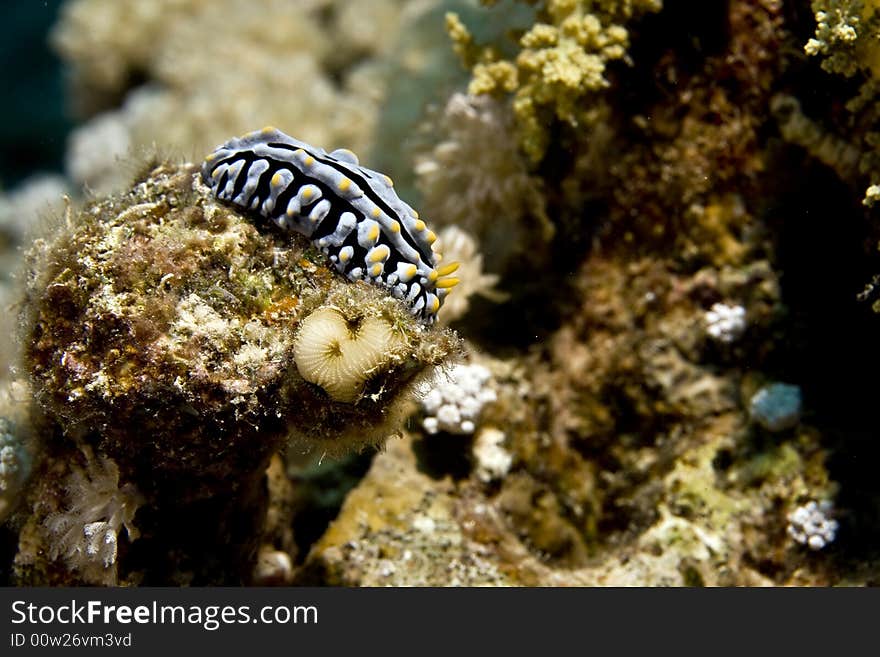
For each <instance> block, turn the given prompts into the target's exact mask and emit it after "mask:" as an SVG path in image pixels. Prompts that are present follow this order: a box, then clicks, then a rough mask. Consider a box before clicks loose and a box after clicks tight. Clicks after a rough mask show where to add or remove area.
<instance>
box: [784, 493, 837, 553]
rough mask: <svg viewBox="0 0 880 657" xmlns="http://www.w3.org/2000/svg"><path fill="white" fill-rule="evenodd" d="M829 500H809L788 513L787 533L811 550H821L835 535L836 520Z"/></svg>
mask: <svg viewBox="0 0 880 657" xmlns="http://www.w3.org/2000/svg"><path fill="white" fill-rule="evenodd" d="M833 512H834V506H833V504H832V503H831V502H830V501H829V500H823V501H821V502H816V501H814V500H811V501H809V502H807V503H806V504H804V505H802V506H799V507H797V508H796V509H795V510H794V511H792V512H791V513H789V514H788V528H787V531H788V535H789V536H791V538H793V539H794V540H795V541H796V542H798V543H800V544H801V545H806V546H807V547H809V548H810V549H811V550H821V549H822V548H824V547H825V546H826V545H828V544H829V543H832V542H833V541H834V539H835V538H836V536H837V521H836V520H834V519H833V518H832V517H831V516H832V514H833Z"/></svg>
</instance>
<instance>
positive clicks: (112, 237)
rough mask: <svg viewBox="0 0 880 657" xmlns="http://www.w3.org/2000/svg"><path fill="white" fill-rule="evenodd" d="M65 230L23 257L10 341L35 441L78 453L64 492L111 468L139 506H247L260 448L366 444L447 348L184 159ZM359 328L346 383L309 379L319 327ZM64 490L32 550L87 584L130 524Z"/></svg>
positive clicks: (382, 434) (389, 427) (116, 507)
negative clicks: (17, 342)
mask: <svg viewBox="0 0 880 657" xmlns="http://www.w3.org/2000/svg"><path fill="white" fill-rule="evenodd" d="M66 224H67V225H66V228H65V229H64V230H62V231H60V232H59V233H58V234H57V235H55V236H54V237H53V238H52V239H46V240H39V241H38V242H37V243H36V245H35V247H34V248H33V249H32V251H31V253H30V259H31V266H30V274H29V280H28V290H27V299H26V306H25V311H24V325H25V332H24V340H23V343H24V345H25V354H24V360H25V366H26V367H27V369H28V372H29V374H30V376H31V378H32V381H33V388H34V397H35V399H36V401H37V403H38V405H39V412H40V413H41V415H42V416H43V417H44V419H42V420H39V422H40V423H42V424H46V425H47V428H46V431H47V432H49V434H50V435H51V436H52V438H51V439H50V440H49V439H47V438H45V437H44V442H45V443H46V449H48V450H50V452H51V453H52V458H53V459H55V458H59V457H61V455H62V454H65V453H68V452H70V450H73V449H77V448H78V446H85V448H88V449H89V450H94V454H95V455H94V456H93V457H92V456H90V454H91V451H89V452H88V454H87V455H86V463H87V465H86V468H85V470H84V472H86V473H89V474H86V475H77V474H76V472H75V471H74V473H73V474H71V475H70V477H73V480H72V483H71V484H65V485H64V486H63V487H64V488H65V490H72V489H73V488H76V489H79V488H84V487H88V486H87V485H86V484H85V483H83V482H84V481H86V480H89V481H93V484H92V485H91V488H92V489H93V492H94V493H95V494H96V495H98V494H100V495H101V496H102V497H107V495H104V492H105V491H112V490H115V489H116V488H115V487H116V482H117V480H119V479H121V480H122V481H124V482H126V484H125V486H128V485H129V484H132V485H134V486H136V488H137V491H138V493H139V494H140V495H142V496H143V498H144V499H145V500H147V501H149V503H150V505H151V506H152V507H154V508H166V507H167V506H168V505H173V506H174V507H175V508H179V509H182V510H180V511H179V513H175V514H170V515H169V518H173V517H179V516H185V515H186V513H187V510H188V509H190V508H196V507H199V505H200V504H202V503H203V502H206V501H208V500H210V501H215V500H217V501H219V500H220V499H221V498H223V497H226V496H232V497H231V498H229V499H227V501H226V503H227V504H231V503H232V499H233V498H234V499H235V501H236V502H237V503H240V504H246V505H245V506H244V507H243V509H242V512H244V513H247V514H252V513H253V509H254V508H259V504H256V506H254V505H255V502H254V499H259V498H260V497H261V496H263V495H264V493H263V492H261V491H263V488H262V481H263V472H264V470H265V468H266V465H267V463H268V460H269V457H270V456H271V454H272V453H273V452H274V451H276V450H278V449H280V448H283V446H284V445H285V444H286V442H287V441H288V440H289V439H290V436H291V435H295V436H296V438H297V440H298V446H297V448H298V449H301V450H314V451H317V452H318V453H323V452H331V453H335V454H339V453H343V452H345V451H347V450H349V449H357V448H359V447H363V446H365V445H371V444H379V443H381V442H382V441H384V440H385V439H386V438H387V437H388V436H389V435H391V434H393V433H394V432H395V431H396V430H397V426H396V422H398V421H399V419H400V417H401V414H402V413H403V412H405V411H406V409H408V408H409V407H410V406H409V405H410V403H411V402H410V399H411V395H412V391H413V389H414V388H413V384H414V383H415V382H416V381H417V380H418V378H419V375H420V374H422V373H423V372H426V371H428V370H429V369H430V367H431V366H432V365H434V364H437V363H439V362H440V361H442V360H443V359H444V358H445V357H446V356H447V355H448V354H449V353H450V352H451V351H452V350H453V349H455V347H456V342H455V339H454V338H453V337H452V335H451V334H449V333H448V332H446V331H444V330H441V329H436V330H426V329H425V327H424V326H422V325H421V323H420V322H418V321H417V320H416V319H415V318H414V317H413V316H412V314H410V313H409V311H408V309H407V308H405V307H404V306H403V304H401V303H400V302H399V301H398V300H396V299H394V298H392V297H390V296H389V295H387V294H385V293H383V292H382V291H380V290H377V289H374V288H372V287H370V286H367V285H365V284H363V283H351V282H348V281H345V280H344V279H343V278H341V277H339V276H337V275H336V274H334V273H332V272H331V271H329V270H328V269H327V268H326V266H325V263H324V260H323V258H322V257H321V255H320V254H319V253H316V252H315V251H314V250H313V249H311V248H309V247H308V246H307V241H306V240H300V239H295V238H293V237H292V236H290V235H285V234H283V233H281V232H278V231H260V230H258V229H257V228H256V227H255V225H254V224H253V222H252V221H251V220H250V218H249V217H248V216H246V215H241V214H239V213H237V212H236V211H235V210H234V209H231V208H228V207H226V206H224V205H221V204H220V203H218V202H217V201H216V200H215V199H213V197H212V195H211V194H210V192H209V190H208V188H207V187H205V186H204V185H203V184H202V183H201V182H200V180H199V175H198V172H197V170H196V168H195V167H194V166H192V165H170V164H164V165H159V166H158V167H156V168H154V169H152V170H151V171H150V172H148V173H147V174H145V176H144V178H143V179H142V180H141V181H140V182H138V183H137V184H136V185H135V186H134V187H133V188H132V189H131V190H130V191H129V192H127V193H126V194H124V195H121V196H116V197H110V198H107V199H101V200H97V201H95V202H93V203H91V204H89V205H87V206H85V207H84V208H82V209H81V210H80V211H78V212H76V213H74V212H73V211H72V210H69V211H68V217H67V222H66ZM331 316H332V319H330V320H328V317H331ZM328 321H329V322H330V323H331V324H332V326H331V328H330V329H327V324H328ZM358 321H360V322H361V329H362V330H360V331H358V330H355V334H356V336H357V338H356V339H355V341H356V340H357V339H358V338H360V339H361V340H362V341H363V342H364V343H367V345H366V346H359V349H354V348H353V347H354V343H352V345H351V346H352V349H350V350H349V349H348V348H346V347H344V348H343V360H345V362H343V363H342V364H341V366H340V368H337V370H335V371H336V372H337V373H339V374H340V375H344V376H347V377H350V378H351V380H353V381H356V384H351V385H348V387H347V388H346V387H345V384H341V383H339V382H336V384H335V385H333V384H331V383H328V382H327V380H326V379H320V378H316V377H315V376H310V372H311V370H310V369H309V367H310V366H311V365H314V362H313V361H314V358H315V355H316V353H317V352H316V351H315V349H316V347H315V345H314V343H315V341H316V340H318V341H320V340H322V339H325V337H326V336H325V335H322V332H323V333H326V332H327V331H328V330H331V329H332V330H342V331H348V330H349V328H348V327H349V326H351V325H352V323H353V322H358ZM334 322H335V323H334ZM340 327H341V328H340ZM377 335H381V336H382V337H383V340H385V341H384V342H381V341H380V342H379V343H377V342H376V341H375V340H376V339H377ZM391 336H393V338H392V337H391ZM331 337H332V336H331ZM386 338H387V339H386ZM334 339H335V338H334ZM389 340H393V342H394V344H396V345H397V347H396V348H397V351H396V352H390V353H389V352H387V350H388V349H389V348H390V345H391V342H389ZM370 348H372V349H373V353H374V356H370V354H369V353H368V352H369V351H370ZM346 359H347V360H346ZM325 373H326V370H325ZM300 375H302V376H300ZM312 382H315V383H318V384H319V386H324V387H323V388H322V387H319V386H316V385H313V383H312ZM352 385H354V387H352ZM340 386H341V387H340ZM364 387H366V388H367V389H368V394H365V396H364V398H363V399H359V393H360V391H361V390H362V389H363V388H364ZM343 389H344V394H343V392H340V391H341V390H343ZM354 402H359V403H354ZM331 417H332V420H331V419H330V418H331ZM52 427H57V429H53V428H52ZM133 427H136V429H133ZM111 480H112V481H111ZM100 481H104V482H106V485H104V484H103V483H96V482H100ZM81 484H82V485H81ZM111 484H112V485H111ZM119 490H120V491H123V493H124V491H125V490H126V489H125V487H122V488H120V489H119ZM44 493H45V491H44ZM113 495H114V494H112V493H109V497H110V498H113ZM55 496H56V497H57V494H56V495H55ZM77 496H78V497H79V498H81V501H79V502H76V503H75V504H74V505H73V507H72V508H71V509H70V510H69V511H62V513H63V515H62V516H56V515H55V513H56V512H55V511H52V512H50V514H49V515H47V518H48V520H47V521H46V523H44V524H46V525H47V526H48V527H49V528H50V529H51V530H52V531H51V532H50V534H52V535H61V536H62V538H61V539H52V538H51V537H50V538H46V539H45V540H47V541H52V545H53V547H52V548H51V549H48V550H47V552H48V554H49V557H50V558H53V559H54V558H56V557H61V558H64V559H65V560H66V561H67V562H68V563H69V564H70V566H71V569H72V570H74V571H79V572H80V573H81V576H82V577H83V578H85V579H87V580H89V581H92V580H95V579H97V578H96V577H94V576H92V569H90V568H89V567H85V566H83V565H82V563H81V561H78V559H79V557H81V556H83V555H86V556H88V557H90V558H93V560H95V561H96V562H97V563H99V564H103V566H105V567H109V566H110V565H112V564H113V563H115V551H114V550H115V545H116V540H115V538H116V536H117V535H118V532H119V528H120V527H119V526H120V523H122V525H124V526H125V527H126V528H127V529H128V536H129V538H134V535H133V529H132V526H131V522H130V521H131V517H130V515H128V512H127V511H125V512H123V510H125V509H128V508H129V506H127V505H126V503H123V502H119V503H116V502H113V501H106V502H102V501H90V500H89V498H88V497H84V496H83V495H82V494H78V495H77ZM40 503H41V502H39V501H35V504H37V505H39V504H40ZM82 505H85V506H82ZM224 513H226V514H230V513H232V509H231V508H227V509H226V510H225V511H224ZM56 517H60V518H64V520H63V522H62V521H61V520H56V519H55V518H56ZM68 518H72V519H68ZM169 518H166V519H164V520H162V521H161V522H160V523H159V526H158V527H152V533H153V534H154V540H155V535H156V534H159V535H161V534H162V533H163V531H167V530H166V529H165V528H163V526H162V524H163V523H165V524H167V523H169V522H174V520H173V519H169ZM251 522H257V518H254V519H252V520H251ZM96 523H105V524H103V525H98V524H96ZM84 528H85V529H84ZM144 533H146V532H144ZM74 538H76V540H74ZM110 538H113V539H114V540H110ZM254 538H256V535H255V536H254V537H252V538H251V539H249V540H254ZM82 540H85V541H86V542H85V543H82ZM239 540H244V539H243V538H239ZM77 541H79V542H77ZM102 542H103V543H102Z"/></svg>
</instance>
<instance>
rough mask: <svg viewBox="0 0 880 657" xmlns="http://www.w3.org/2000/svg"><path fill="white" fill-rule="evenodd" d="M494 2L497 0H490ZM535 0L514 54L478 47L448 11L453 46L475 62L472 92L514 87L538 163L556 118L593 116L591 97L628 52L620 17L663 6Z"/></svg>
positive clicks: (526, 146) (522, 132)
mask: <svg viewBox="0 0 880 657" xmlns="http://www.w3.org/2000/svg"><path fill="white" fill-rule="evenodd" d="M484 4H487V5H492V4H494V2H485V0H484ZM531 4H536V5H537V12H536V22H535V24H534V25H533V26H532V27H531V29H529V30H528V31H527V32H526V33H525V34H523V35H522V37H521V38H520V39H519V43H518V45H519V48H520V51H519V53H518V54H517V56H516V57H515V58H514V59H513V60H508V59H503V58H501V57H500V56H499V55H498V53H497V52H496V51H495V50H494V49H492V48H483V49H481V48H479V47H478V46H477V45H476V44H475V43H474V39H473V37H472V35H471V33H470V32H469V31H468V29H467V27H466V26H465V25H464V24H463V23H462V22H461V20H460V19H459V17H458V16H457V15H456V14H452V13H450V14H447V17H446V28H447V32H448V33H449V36H450V38H451V39H452V41H453V48H454V49H455V52H456V53H457V54H458V55H459V57H460V58H461V60H462V62H463V63H464V65H465V66H467V67H468V68H470V69H471V71H472V75H473V77H472V79H471V83H470V86H469V88H468V91H469V92H470V93H471V94H472V95H479V94H494V95H501V94H507V93H512V94H513V95H514V96H513V110H514V113H515V115H516V120H517V128H518V131H519V139H520V145H521V147H522V149H523V151H524V152H525V153H526V154H527V155H528V156H529V158H530V159H531V161H532V162H538V161H540V160H541V158H542V157H543V156H544V153H545V152H546V150H547V145H548V143H549V139H550V129H551V128H552V125H553V123H554V121H561V122H564V123H566V124H568V125H570V126H572V127H578V126H582V125H584V124H589V123H591V122H592V121H593V118H594V114H595V112H594V110H593V108H592V107H591V105H590V104H589V103H587V102H585V99H586V98H587V96H588V95H589V94H590V93H593V92H596V91H599V90H601V89H603V88H605V87H607V86H608V81H607V80H606V78H605V67H606V64H607V62H609V61H612V60H615V59H622V58H624V57H625V56H626V49H627V46H628V45H629V35H628V33H627V30H626V28H625V27H623V26H622V25H620V24H619V23H618V22H617V21H620V20H625V19H628V18H630V17H631V16H632V15H633V14H634V13H637V12H641V11H646V10H654V11H655V10H657V9H659V8H660V2H659V0H625V1H622V2H620V1H615V0H607V1H605V2H601V1H599V2H597V1H592V0H546V1H545V2H537V3H534V2H533V3H531Z"/></svg>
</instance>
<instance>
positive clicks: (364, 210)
mask: <svg viewBox="0 0 880 657" xmlns="http://www.w3.org/2000/svg"><path fill="white" fill-rule="evenodd" d="M202 178H203V179H204V181H205V183H206V184H207V185H208V186H209V187H211V190H212V191H213V193H214V195H215V196H216V197H217V198H218V199H221V200H223V201H227V202H230V203H233V204H234V205H237V206H240V207H242V208H244V209H246V210H251V211H254V212H257V213H259V215H260V216H262V217H264V218H265V219H269V220H271V221H273V222H275V223H276V224H277V225H278V226H280V227H281V228H283V229H286V230H294V231H296V232H298V233H301V234H303V235H305V236H306V237H308V238H309V239H311V241H312V243H313V244H314V245H315V246H317V247H318V248H319V249H321V251H322V252H323V253H325V254H326V255H327V256H328V257H329V258H330V261H331V262H332V263H333V264H334V266H335V267H336V269H337V271H339V272H340V273H342V274H344V275H345V276H347V277H348V278H349V279H350V280H352V281H358V280H364V281H367V282H369V283H373V284H374V285H381V286H384V287H386V288H388V289H389V290H390V292H391V294H392V295H393V296H395V297H396V298H398V299H401V300H402V301H403V302H404V303H406V304H408V305H409V306H410V308H411V311H412V313H413V314H414V315H416V316H418V317H421V318H422V319H423V320H424V321H426V322H427V323H433V322H434V320H435V319H436V317H437V311H438V310H439V309H440V306H441V305H442V304H443V298H444V297H445V296H446V295H447V294H448V293H449V291H450V289H451V288H452V287H454V286H455V285H456V284H457V283H458V279H456V278H448V276H449V274H452V273H453V272H454V271H455V270H456V269H457V268H458V264H457V263H453V264H449V265H446V266H444V267H438V266H437V265H438V264H439V262H440V260H441V258H442V256H441V255H440V253H438V252H437V251H435V250H434V249H433V244H434V241H435V240H436V239H437V236H436V235H435V234H434V233H433V232H432V231H431V230H429V229H428V227H427V226H426V225H425V222H424V221H422V220H421V219H419V214H418V213H417V212H416V211H415V210H413V209H412V208H411V207H410V206H409V205H407V204H406V203H404V202H403V201H402V200H400V198H399V197H398V196H397V194H396V193H395V192H394V189H393V184H394V183H392V181H391V178H389V177H388V176H386V175H385V174H382V173H379V172H378V171H373V170H371V169H367V168H364V167H362V166H360V164H359V163H358V159H357V156H355V154H354V153H352V152H351V151H350V150H347V149H339V150H335V151H333V152H331V153H327V152H326V151H324V149H322V148H315V147H314V146H309V145H308V144H306V143H303V142H301V141H299V140H297V139H294V138H293V137H289V136H287V135H286V134H284V133H283V132H281V131H280V130H276V129H275V128H271V127H267V128H263V129H262V130H258V131H256V132H251V133H248V134H246V135H244V136H242V137H238V138H234V139H230V140H229V141H227V142H226V143H225V144H221V145H220V146H218V147H217V148H216V149H215V150H214V152H213V153H211V154H210V155H208V157H206V158H205V162H204V164H203V166H202Z"/></svg>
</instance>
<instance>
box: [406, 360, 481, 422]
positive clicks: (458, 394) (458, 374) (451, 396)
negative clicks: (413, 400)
mask: <svg viewBox="0 0 880 657" xmlns="http://www.w3.org/2000/svg"><path fill="white" fill-rule="evenodd" d="M491 378H492V374H491V373H490V372H489V370H488V369H487V368H485V367H483V366H482V365H456V366H454V367H452V368H450V369H449V370H447V372H446V377H445V378H443V379H441V380H440V381H439V382H438V383H437V385H436V387H434V388H432V389H431V390H429V391H428V392H427V393H426V394H425V395H424V397H423V398H422V408H423V410H424V411H425V416H426V417H425V419H424V420H423V421H422V427H423V428H424V429H425V431H427V432H428V433H430V434H435V433H438V432H440V431H446V432H449V433H456V434H472V433H473V432H474V431H475V430H476V428H477V424H478V422H479V419H480V414H481V413H482V411H483V407H484V406H485V405H486V404H488V403H490V402H493V401H495V400H496V399H497V395H496V394H495V390H493V389H492V387H491V383H490V382H491Z"/></svg>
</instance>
